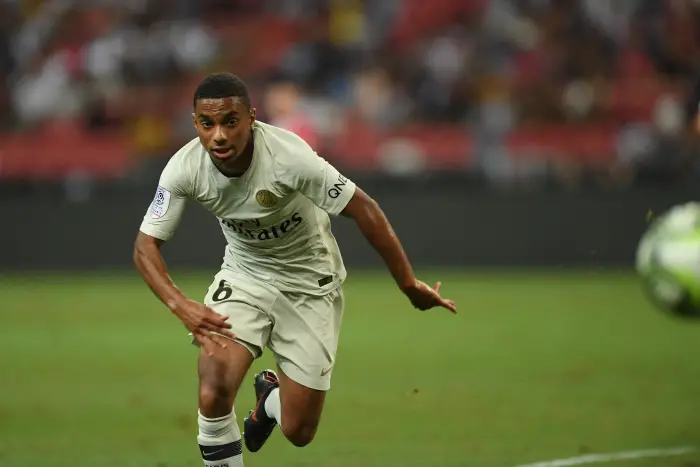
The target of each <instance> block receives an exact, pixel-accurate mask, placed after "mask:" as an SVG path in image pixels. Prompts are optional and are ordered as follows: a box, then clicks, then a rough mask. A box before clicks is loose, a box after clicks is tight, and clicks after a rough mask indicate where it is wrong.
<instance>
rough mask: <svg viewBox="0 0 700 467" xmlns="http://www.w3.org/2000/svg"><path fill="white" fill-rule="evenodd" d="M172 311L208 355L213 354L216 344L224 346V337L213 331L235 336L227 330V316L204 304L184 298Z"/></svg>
mask: <svg viewBox="0 0 700 467" xmlns="http://www.w3.org/2000/svg"><path fill="white" fill-rule="evenodd" d="M173 312H174V313H175V314H176V315H177V316H178V318H180V321H182V323H183V324H184V325H185V327H186V328H187V329H188V330H189V331H190V332H191V333H192V334H193V335H194V337H195V338H196V339H197V340H198V341H199V343H200V344H201V345H202V347H204V350H205V351H206V352H207V353H208V354H209V355H213V353H214V351H215V350H216V347H217V346H218V347H223V348H226V339H221V338H218V337H217V335H216V334H214V333H217V334H221V335H222V336H225V337H228V338H229V339H235V338H236V335H235V334H233V333H232V332H231V331H229V329H231V324H230V323H228V322H226V321H227V320H228V317H227V316H222V315H220V314H218V313H216V312H214V311H213V310H212V309H211V308H209V307H208V306H206V305H203V304H201V303H198V302H195V301H193V300H185V301H184V302H181V303H178V304H177V305H175V306H174V308H173Z"/></svg>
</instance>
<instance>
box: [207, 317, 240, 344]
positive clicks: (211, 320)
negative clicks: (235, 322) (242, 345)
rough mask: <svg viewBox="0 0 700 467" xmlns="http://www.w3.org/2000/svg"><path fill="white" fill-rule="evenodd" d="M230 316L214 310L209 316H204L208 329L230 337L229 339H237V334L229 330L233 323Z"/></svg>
mask: <svg viewBox="0 0 700 467" xmlns="http://www.w3.org/2000/svg"><path fill="white" fill-rule="evenodd" d="M228 318H229V317H228V316H223V315H220V314H218V313H214V312H212V313H211V314H210V315H209V316H206V317H205V318H204V325H205V327H206V329H208V330H210V331H214V332H217V333H219V334H221V335H223V336H226V337H228V338H229V339H235V338H236V335H235V334H234V333H233V332H231V331H229V329H231V327H232V326H231V323H229V322H228V321H227V320H228Z"/></svg>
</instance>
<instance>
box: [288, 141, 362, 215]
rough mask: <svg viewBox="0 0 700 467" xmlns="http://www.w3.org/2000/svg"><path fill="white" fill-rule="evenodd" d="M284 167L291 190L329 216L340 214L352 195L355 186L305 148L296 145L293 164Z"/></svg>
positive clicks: (326, 162) (311, 150) (330, 165)
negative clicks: (297, 192) (303, 196)
mask: <svg viewBox="0 0 700 467" xmlns="http://www.w3.org/2000/svg"><path fill="white" fill-rule="evenodd" d="M287 165H288V167H287V168H286V169H285V172H287V176H286V177H284V178H285V179H286V180H289V181H290V183H289V184H290V185H291V188H292V189H294V190H297V191H299V192H300V193H302V194H303V195H305V196H306V197H307V198H309V199H310V200H311V201H313V203H314V204H315V205H316V206H318V207H319V208H321V209H323V210H324V211H326V212H327V213H328V214H330V215H332V216H337V215H338V214H340V212H341V211H342V210H343V209H345V206H347V204H348V202H349V201H350V199H351V198H352V196H353V194H354V193H355V183H353V181H352V180H350V179H348V178H347V177H345V176H344V175H343V174H341V173H340V172H339V171H338V170H337V169H336V168H335V167H333V165H332V164H330V163H329V162H328V161H326V160H325V159H323V158H322V157H320V156H319V155H318V154H316V152H315V151H314V150H313V149H311V147H309V146H307V145H304V146H298V151H297V152H296V154H295V157H294V159H293V164H287Z"/></svg>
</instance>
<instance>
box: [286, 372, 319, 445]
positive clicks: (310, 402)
mask: <svg viewBox="0 0 700 467" xmlns="http://www.w3.org/2000/svg"><path fill="white" fill-rule="evenodd" d="M278 370H279V379H280V406H281V409H282V428H283V431H285V432H286V433H294V432H297V431H299V430H302V431H303V430H310V431H311V434H312V436H313V433H315V432H316V429H317V427H318V425H319V423H320V421H321V414H322V412H323V405H324V402H325V400H326V392H325V391H321V390H318V389H312V388H309V387H307V386H304V385H302V384H299V383H297V382H296V381H294V380H293V379H291V378H290V377H289V376H288V375H287V374H286V373H285V372H284V370H283V369H282V368H280V367H279V366H278Z"/></svg>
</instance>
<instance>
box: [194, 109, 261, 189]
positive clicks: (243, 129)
mask: <svg viewBox="0 0 700 467" xmlns="http://www.w3.org/2000/svg"><path fill="white" fill-rule="evenodd" d="M192 117H193V119H194V126H195V128H196V129H197V133H198V135H199V140H200V141H201V143H202V146H204V147H205V148H206V150H207V152H208V153H209V157H210V158H211V160H212V162H213V163H214V165H215V166H216V168H217V169H219V171H220V172H221V173H222V174H224V175H226V176H227V177H239V176H241V175H243V174H244V173H245V171H246V170H248V167H250V163H251V161H252V160H253V147H254V146H253V137H252V131H251V127H252V126H253V123H254V122H255V109H250V110H249V109H248V107H247V106H246V105H245V104H244V103H242V102H241V100H240V99H239V98H237V97H225V98H222V99H199V100H198V101H197V104H196V105H195V108H194V112H193V113H192Z"/></svg>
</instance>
